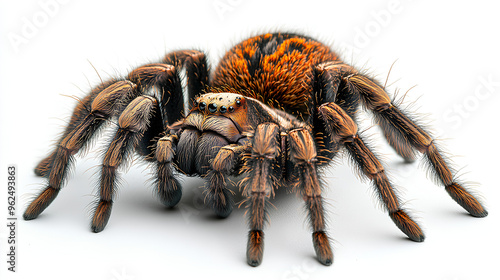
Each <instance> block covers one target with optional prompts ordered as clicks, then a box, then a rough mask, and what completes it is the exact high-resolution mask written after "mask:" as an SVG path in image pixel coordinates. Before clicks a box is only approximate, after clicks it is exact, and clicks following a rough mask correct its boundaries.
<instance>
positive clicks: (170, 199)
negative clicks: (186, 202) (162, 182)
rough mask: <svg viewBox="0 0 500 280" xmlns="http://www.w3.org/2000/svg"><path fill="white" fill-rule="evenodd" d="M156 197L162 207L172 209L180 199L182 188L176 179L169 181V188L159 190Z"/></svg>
mask: <svg viewBox="0 0 500 280" xmlns="http://www.w3.org/2000/svg"><path fill="white" fill-rule="evenodd" d="M158 195H159V196H160V201H161V203H162V204H163V205H165V206H166V207H168V208H173V207H175V205H177V204H178V203H179V201H180V200H181V197H182V188H181V185H180V184H179V182H178V181H177V180H176V179H173V180H171V181H170V184H169V188H159V190H158Z"/></svg>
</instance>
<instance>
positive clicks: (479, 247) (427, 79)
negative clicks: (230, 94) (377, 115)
mask: <svg viewBox="0 0 500 280" xmlns="http://www.w3.org/2000/svg"><path fill="white" fill-rule="evenodd" d="M6 2H7V1H1V4H0V5H1V6H0V27H1V33H0V34H1V36H0V40H1V41H0V42H1V46H0V48H1V49H0V50H1V51H0V55H1V57H0V61H1V65H0V92H1V94H0V98H1V100H0V106H1V108H0V116H1V117H0V122H1V124H0V125H1V126H0V127H1V143H0V149H1V152H0V154H1V156H0V160H1V165H0V174H2V175H1V176H0V178H2V179H1V180H0V182H2V183H1V184H4V185H6V180H7V174H6V173H7V166H8V165H10V164H14V165H16V166H17V172H18V178H17V183H18V189H17V191H18V196H19V197H18V198H19V199H18V204H17V206H18V217H21V215H22V212H23V211H24V209H25V207H26V205H27V203H28V201H29V200H30V198H31V197H32V196H33V195H34V194H36V193H37V192H38V190H39V189H40V188H41V187H42V186H43V180H42V179H40V178H37V177H35V176H34V175H33V172H32V170H33V167H34V166H35V165H36V163H37V162H38V161H39V160H40V159H42V158H43V156H44V155H46V154H47V152H48V151H49V149H50V148H51V147H52V145H53V144H54V139H56V137H57V134H58V132H60V131H61V130H62V129H63V126H64V124H65V121H66V119H67V118H68V117H69V115H70V112H71V110H72V108H73V106H74V104H75V101H74V100H72V99H71V98H69V97H67V96H72V95H75V96H79V97H81V96H83V95H84V93H85V92H86V91H88V90H89V88H90V86H91V85H96V84H97V83H98V82H99V80H100V78H99V76H98V74H96V72H95V71H94V69H93V68H92V65H93V67H95V69H96V70H97V72H98V73H99V75H100V77H102V78H103V79H107V78H109V77H111V76H119V75H125V74H126V73H127V72H128V71H130V70H131V69H133V67H135V66H138V65H141V64H143V63H147V62H151V61H156V60H158V59H159V58H160V57H161V56H162V55H163V54H164V53H165V52H167V51H170V50H174V49H179V48H193V47H194V48H198V49H202V50H207V51H209V55H210V59H211V62H212V65H215V63H216V62H217V60H218V59H219V58H220V57H221V56H222V54H223V53H224V51H225V50H226V49H227V48H229V47H230V46H231V45H232V44H234V43H237V42H238V41H239V40H241V39H244V38H245V37H247V36H248V35H251V34H257V33H259V32H265V31H275V30H293V31H301V32H303V33H307V34H309V35H311V36H313V37H317V38H319V39H321V40H323V41H325V42H328V43H329V44H331V45H333V46H334V48H335V47H336V49H338V50H339V52H340V53H341V55H342V57H343V58H344V60H345V61H346V62H348V63H352V64H354V65H355V66H357V67H359V68H360V69H363V70H367V71H368V72H369V73H371V74H373V75H375V76H376V77H377V78H378V79H379V80H381V81H382V82H384V81H385V79H386V77H387V75H388V72H389V68H390V66H391V64H393V63H394V62H396V63H395V65H394V67H393V69H392V72H391V74H390V77H389V84H393V85H392V86H390V87H389V91H390V92H392V93H393V92H394V91H396V90H397V89H399V90H400V92H401V94H400V96H402V94H403V93H404V92H406V91H407V90H408V89H410V88H412V87H413V86H415V85H416V87H415V88H413V89H412V90H410V91H409V93H408V95H407V97H406V98H405V104H409V101H416V106H414V107H413V108H414V109H415V110H417V111H418V112H419V113H421V115H422V116H423V118H424V120H425V122H429V123H430V124H431V126H432V127H434V128H435V130H434V131H435V132H436V135H438V136H439V137H438V138H439V139H441V140H442V141H440V143H441V145H442V146H443V147H444V148H445V149H446V150H448V151H450V152H451V153H452V154H453V155H456V156H454V157H453V160H454V161H455V163H456V166H458V167H465V168H463V169H461V172H460V173H461V174H463V176H462V177H461V178H463V179H464V180H470V181H472V182H476V183H477V184H475V187H474V189H475V190H476V191H477V192H478V193H480V194H481V195H482V197H483V198H484V201H485V202H486V205H487V206H488V209H489V212H490V215H489V216H488V217H487V218H484V219H476V218H472V217H470V216H469V215H467V214H465V212H464V211H463V210H462V209H461V208H460V207H459V206H458V205H457V204H456V203H454V202H453V201H452V200H451V199H450V198H449V197H448V195H447V194H446V192H445V191H444V189H443V187H441V186H435V185H434V183H433V182H432V180H429V179H428V178H427V176H426V172H425V169H424V168H423V167H422V165H421V164H418V163H414V164H410V165H404V164H402V163H401V160H400V159H399V158H398V157H397V155H395V154H394V152H392V150H391V149H390V148H389V147H388V146H387V145H386V144H385V143H384V142H383V139H380V138H379V133H378V128H377V127H374V126H373V125H372V122H371V120H370V119H369V118H365V121H364V122H363V124H362V125H361V128H362V129H368V131H367V132H366V133H365V134H366V135H373V137H372V138H373V139H372V140H373V146H375V147H376V148H377V151H378V153H379V154H381V155H384V156H385V159H386V160H385V166H386V167H387V169H388V171H389V172H390V173H391V174H392V178H393V179H394V182H395V185H398V186H399V189H400V191H401V193H402V197H403V200H404V201H405V206H406V208H408V209H411V210H412V211H411V212H412V213H413V214H414V216H416V217H418V220H419V221H420V223H421V225H422V226H423V228H424V229H425V232H426V235H427V239H426V240H425V242H424V243H414V242H411V241H409V240H408V239H407V238H405V236H404V235H403V234H402V233H401V232H400V231H399V230H398V229H397V228H396V227H395V226H394V225H393V223H392V221H391V220H390V219H389V217H388V216H387V214H385V213H384V212H383V211H382V210H381V207H378V206H377V205H378V202H377V200H376V198H375V196H374V195H373V191H372V188H371V186H370V185H369V184H368V183H366V182H360V180H358V178H356V176H354V175H353V174H352V172H351V168H350V166H349V164H348V163H347V160H346V159H345V158H343V159H342V160H339V164H338V165H337V166H335V167H332V168H330V169H329V170H328V172H327V174H326V175H327V177H326V183H327V186H326V188H325V189H326V190H325V192H326V200H327V201H328V206H327V210H328V214H329V215H328V217H329V221H330V223H329V233H330V236H331V237H332V238H333V247H334V250H335V252H334V253H335V262H334V264H333V265H332V266H330V267H325V266H323V265H321V264H319V263H318V262H316V260H315V259H314V250H313V247H312V242H311V233H310V229H309V226H308V224H307V222H306V220H305V211H304V208H303V203H302V201H301V199H300V198H298V197H297V196H296V195H293V194H287V193H286V192H281V193H280V197H279V198H278V199H276V200H275V201H274V202H273V203H274V205H275V206H276V207H277V208H276V209H271V224H270V226H269V227H268V228H267V230H266V231H265V233H266V240H265V244H266V246H265V254H264V261H263V264H262V265H261V266H259V267H258V268H252V267H249V266H248V265H247V264H246V260H245V249H246V241H247V225H246V221H245V218H244V209H241V208H240V209H236V210H235V211H234V212H233V214H232V215H231V216H230V217H229V218H227V219H224V220H220V219H216V218H214V215H213V214H212V212H211V211H210V210H209V209H204V207H203V206H202V204H200V203H199V202H200V198H201V197H202V196H201V194H200V192H201V190H200V189H199V188H198V187H199V186H201V185H202V181H201V180H199V179H184V180H183V181H184V193H185V195H184V196H183V199H182V201H181V203H180V204H179V206H178V207H177V209H176V210H170V211H169V210H165V209H164V208H163V207H162V206H161V205H160V203H159V202H158V201H157V200H156V199H155V198H154V197H153V195H152V188H151V186H150V182H148V179H149V178H150V169H148V167H147V166H146V165H144V164H140V163H139V162H136V164H134V165H133V166H132V167H131V168H130V170H129V172H128V173H127V174H126V175H124V176H123V177H122V184H121V187H120V189H119V196H118V199H117V200H116V203H115V206H114V208H113V214H112V216H111V219H110V222H109V224H108V226H107V227H106V229H105V230H104V231H103V232H101V233H99V234H94V233H92V232H90V229H89V223H90V222H89V221H90V212H91V209H92V208H91V206H90V205H91V202H92V201H93V200H94V194H95V185H96V176H93V174H94V173H95V172H96V170H97V169H96V168H95V167H96V166H97V165H98V164H99V158H100V154H99V153H96V152H90V153H88V154H87V155H86V156H85V157H77V162H76V166H75V169H74V172H72V176H71V179H70V180H69V181H68V183H67V186H66V187H65V188H64V190H62V191H61V193H60V194H59V196H58V198H57V199H56V200H55V201H54V203H53V204H52V205H51V206H50V207H49V208H47V210H46V211H45V212H44V213H43V214H42V215H40V217H39V218H38V219H36V220H34V221H30V222H25V221H23V220H22V219H19V220H18V231H17V238H18V240H17V241H18V251H17V255H18V264H17V265H18V266H17V272H16V273H10V272H8V271H7V268H6V262H5V261H4V260H5V259H6V245H7V240H6V237H7V233H6V227H5V226H1V227H0V230H1V235H0V237H1V238H0V255H1V256H0V260H1V261H0V275H2V276H1V277H0V278H2V279H6V278H5V276H7V279H34V278H35V277H36V278H39V279H63V278H65V279H68V278H71V279H95V280H97V279H107V280H109V279H115V280H122V279H158V278H170V279H185V278H187V277H190V278H191V279H197V278H203V279H212V278H213V279H228V278H237V279H327V277H328V279H362V277H364V278H366V277H370V278H371V279H449V280H451V279H499V278H498V277H499V272H498V261H499V257H498V252H499V251H500V245H499V244H500V243H499V242H500V241H499V240H500V239H499V238H498V230H499V225H500V219H499V214H498V212H499V211H500V207H499V205H500V199H499V197H500V190H499V189H500V188H499V184H498V179H497V176H498V157H499V156H500V152H499V149H500V148H499V147H498V139H499V132H498V119H499V118H498V108H499V107H498V104H499V101H500V71H499V70H498V63H499V62H500V60H499V58H500V55H499V53H500V52H499V51H498V50H499V49H500V43H499V40H498V36H499V32H498V27H499V26H500V21H499V20H498V10H499V7H498V5H496V6H495V5H494V4H492V3H493V1H490V2H488V3H487V2H486V1H481V2H480V3H479V1H476V3H474V4H473V3H472V2H469V4H458V3H457V2H458V1H441V2H439V3H436V2H437V1H403V0H402V1H389V0H382V1H324V2H323V3H320V2H319V1H307V4H306V1H269V0H267V1H243V0H208V1H175V2H172V1H162V2H161V3H162V4H159V3H160V1H141V2H140V4H139V1H134V2H133V3H131V2H132V1H130V2H128V1H106V3H103V2H104V1H102V2H101V1H77V0H69V1H66V3H62V1H61V2H52V3H58V4H57V6H50V9H49V10H47V8H45V9H44V7H43V6H44V5H43V4H40V3H47V2H50V1H48V0H39V1H15V2H14V1H8V3H6ZM444 2H446V3H444ZM181 3H182V4H181ZM325 3H328V4H325ZM31 24H33V25H34V26H31V27H29V25H31ZM23 32H24V33H23ZM461 111H463V112H461ZM104 138H105V137H104ZM100 144H102V138H101V141H98V143H97V145H95V149H94V150H99V148H98V147H100V146H101V145H100ZM1 190H2V191H1V192H0V206H1V207H0V213H1V217H2V222H1V223H2V224H4V221H5V222H6V212H7V211H6V209H7V207H6V198H5V197H6V195H7V193H6V190H5V188H1Z"/></svg>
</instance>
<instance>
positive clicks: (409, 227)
mask: <svg viewBox="0 0 500 280" xmlns="http://www.w3.org/2000/svg"><path fill="white" fill-rule="evenodd" d="M389 216H390V217H391V219H392V221H393V222H394V223H395V224H396V226H397V227H398V228H399V229H400V230H401V231H402V232H403V233H404V234H406V235H407V236H408V238H410V239H411V240H413V241H415V242H422V241H424V239H425V235H424V232H423V231H422V229H421V228H420V227H419V226H418V224H417V223H416V222H415V221H413V220H412V219H411V218H410V216H408V214H406V213H405V212H404V211H403V210H397V211H395V212H392V213H389Z"/></svg>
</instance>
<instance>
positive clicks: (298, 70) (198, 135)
mask: <svg viewBox="0 0 500 280" xmlns="http://www.w3.org/2000/svg"><path fill="white" fill-rule="evenodd" d="M182 69H184V70H185V72H186V76H187V89H183V87H182V83H181V79H180V78H179V72H180V71H181V70H182ZM209 72H210V71H209V68H208V66H207V61H206V57H205V55H204V54H203V53H202V52H200V51H196V50H182V51H174V52H171V53H169V54H167V55H166V56H165V57H164V59H163V60H162V61H160V62H159V63H154V64H147V65H144V66H140V67H138V68H136V69H134V70H133V71H131V72H130V73H129V74H128V75H127V76H126V77H124V78H122V79H111V80H108V81H106V82H103V83H101V84H99V85H97V86H96V87H95V88H93V89H92V90H91V92H90V93H88V95H86V96H85V97H84V98H82V99H81V100H80V102H79V103H78V105H77V106H76V108H75V109H74V112H73V115H72V116H71V118H70V120H69V123H68V125H67V127H66V129H65V131H64V132H63V134H62V136H61V138H60V139H59V141H58V144H57V146H56V147H55V149H54V151H52V153H51V154H50V155H49V156H48V157H47V158H45V159H44V160H42V161H41V162H40V163H39V164H38V166H37V167H36V169H35V173H36V174H37V175H40V176H44V177H46V187H45V188H44V189H43V190H42V192H41V193H40V194H39V195H38V196H37V197H36V198H35V199H34V200H33V201H32V202H31V203H30V205H29V206H28V208H27V209H26V212H25V213H24V218H25V219H26V220H31V219H34V218H36V217H37V216H38V215H39V214H40V213H42V211H44V210H45V208H46V207H47V206H49V204H50V203H51V202H52V201H53V200H54V199H55V197H56V196H57V194H58V193H59V191H60V189H61V187H62V186H63V183H64V181H65V179H66V176H67V173H68V170H69V168H70V162H71V161H72V158H73V156H74V154H76V153H77V152H78V151H80V150H81V149H82V148H85V146H87V145H89V143H90V142H91V141H89V140H90V139H91V138H92V137H93V135H94V134H95V132H96V131H97V130H99V129H100V128H101V127H102V125H103V124H104V123H106V122H109V120H112V119H116V120H117V125H116V128H115V132H114V137H113V139H112V140H111V141H110V142H109V143H107V150H106V153H105V154H104V157H103V160H102V161H103V163H102V165H101V167H100V169H101V170H100V180H99V199H98V201H97V204H96V206H95V208H94V212H93V213H94V214H93V219H92V225H91V228H92V230H93V231H94V232H100V231H102V230H103V229H104V228H105V226H106V224H107V223H108V220H109V217H110V215H111V208H112V205H113V201H114V197H115V193H116V184H117V183H116V178H117V176H118V168H119V167H120V166H121V165H122V164H123V163H124V162H125V161H126V160H127V159H128V156H129V155H130V154H131V153H132V152H134V151H135V152H136V153H137V154H139V155H140V156H141V157H142V158H143V159H145V160H147V161H150V162H151V163H152V164H151V165H152V166H153V168H154V174H155V175H154V176H155V181H154V187H155V191H156V193H157V194H158V197H159V198H160V200H161V201H162V203H163V204H165V205H166V206H167V207H174V206H175V205H176V204H177V203H178V202H179V200H180V199H181V196H182V188H181V185H180V183H179V180H178V177H179V176H180V173H182V174H186V175H188V176H201V177H203V178H204V179H205V186H204V187H205V193H206V203H208V205H210V206H211V208H212V209H213V210H214V212H215V214H216V215H218V216H220V217H227V216H228V215H229V214H230V213H231V211H232V209H233V206H234V201H233V194H232V191H231V190H230V189H229V182H230V180H229V177H231V176H235V175H240V176H241V177H242V178H243V179H242V180H241V181H240V182H239V186H240V190H241V191H242V194H243V195H244V197H246V200H245V201H244V205H245V206H246V207H247V208H248V211H247V216H248V221H249V227H250V230H249V235H248V247H247V261H248V264H250V265H252V266H257V265H259V264H260V263H261V261H262V257H263V248H264V247H263V244H264V232H263V231H264V226H265V221H266V216H267V215H268V214H267V213H268V212H267V210H268V208H269V201H270V199H272V197H273V195H274V190H275V189H276V188H278V187H290V186H292V187H293V190H295V191H296V192H298V193H299V194H300V195H301V196H302V197H303V199H304V201H305V205H306V208H307V211H308V215H309V221H310V225H311V229H312V239H313V245H314V249H315V251H316V255H317V258H318V260H319V262H321V263H322V264H325V265H330V264H331V263H332V262H333V254H332V250H331V247H330V242H329V238H328V235H327V231H326V227H325V217H324V212H325V210H324V206H323V200H322V188H323V187H326V186H322V184H321V180H320V177H319V176H320V175H319V174H320V173H318V170H320V169H321V168H325V167H327V166H328V164H329V163H330V162H332V159H334V158H335V157H336V156H337V155H338V154H339V152H340V151H342V150H345V152H346V153H347V154H348V155H349V157H350V158H351V159H352V161H353V162H354V163H355V166H356V167H357V168H358V169H359V171H360V174H362V176H364V177H366V178H368V179H369V180H370V181H371V182H372V183H373V186H374V188H375V190H376V192H377V193H378V195H379V197H380V200H381V201H382V203H383V205H384V206H385V208H386V210H387V212H388V214H389V216H390V218H391V219H392V220H393V221H394V223H395V224H396V226H397V227H398V228H399V229H400V230H401V231H402V232H403V233H405V234H406V235H407V236H408V238H409V239H411V240H413V241H417V242H421V241H423V240H424V233H423V231H422V230H421V228H420V227H419V225H418V224H417V223H416V222H415V221H414V220H413V219H412V218H411V217H410V216H409V215H408V214H407V211H405V210H404V209H403V208H402V207H401V202H400V198H399V196H397V195H396V190H395V189H394V187H393V186H392V184H391V182H390V180H389V179H388V178H387V176H386V173H385V170H384V167H383V166H382V164H381V163H380V161H379V160H378V158H377V157H376V156H375V155H374V153H373V152H372V151H371V150H370V148H368V146H367V145H366V144H365V141H364V140H363V137H362V136H361V135H360V133H359V132H358V126H357V123H356V121H355V116H356V114H357V111H358V108H359V107H360V106H363V107H364V108H366V109H367V110H369V111H371V112H372V113H373V115H374V117H375V119H376V121H377V123H378V124H379V126H380V128H381V130H382V132H383V134H384V136H385V138H386V139H387V141H388V142H389V144H390V145H391V146H392V147H393V148H394V149H395V151H396V152H397V153H398V154H399V155H400V156H401V157H402V158H403V159H405V160H406V161H413V160H414V159H415V158H416V155H417V153H422V154H423V155H424V157H425V159H426V162H427V163H428V165H429V167H430V169H431V170H432V171H433V174H434V175H435V176H436V178H437V179H438V181H439V182H440V183H441V184H442V185H443V186H444V188H445V190H446V191H447V192H448V193H449V194H450V196H451V197H452V198H453V199H454V200H455V201H456V202H457V203H458V204H459V205H460V206H462V207H463V208H464V209H465V210H467V211H468V212H469V213H470V214H471V215H472V216H474V217H485V216H486V215H487V211H486V210H485V208H484V207H483V206H482V205H481V203H480V202H479V201H478V200H477V199H476V198H475V197H474V196H473V195H472V194H471V193H470V192H469V191H468V190H467V189H466V188H465V187H464V186H463V185H462V184H461V183H459V182H457V180H456V179H455V174H454V172H453V169H451V168H450V167H449V162H448V160H447V159H446V157H445V156H444V155H443V154H442V153H440V152H439V148H438V147H437V145H436V143H435V141H434V140H433V138H432V137H431V136H430V134H429V133H428V132H426V130H424V129H423V128H421V127H420V126H419V125H417V124H416V123H415V121H414V120H412V118H410V117H408V115H407V114H406V113H405V112H403V111H402V110H401V109H400V108H399V107H398V106H397V105H395V104H394V103H393V102H392V101H391V98H390V97H389V95H388V94H387V93H386V91H385V89H384V87H383V86H381V85H380V84H379V83H377V82H376V81H375V80H374V79H372V78H370V77H368V76H366V75H364V74H362V73H360V72H359V71H358V70H356V69H355V68H354V67H352V66H350V65H348V64H346V63H344V62H343V61H342V60H341V59H340V58H339V57H338V55H337V54H336V53H335V52H334V51H332V50H331V49H330V48H329V47H328V46H326V45H324V44H322V43H320V42H318V41H316V40H314V39H311V38H309V37H306V36H301V35H296V34H288V33H274V34H263V35H260V36H256V37H252V38H249V39H247V40H245V41H243V42H241V43H240V44H238V45H236V46H234V47H233V48H232V49H231V50H229V51H228V52H227V53H226V55H225V56H224V57H223V58H222V60H221V61H220V63H219V65H218V66H217V67H216V68H215V70H214V72H213V73H212V75H211V76H210V75H209ZM152 89H153V91H152ZM185 96H186V98H188V100H189V107H188V108H184V98H185ZM185 110H186V111H187V112H188V114H187V115H186V116H184V115H183V112H184V111H185Z"/></svg>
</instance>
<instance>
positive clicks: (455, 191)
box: [446, 183, 488, 218]
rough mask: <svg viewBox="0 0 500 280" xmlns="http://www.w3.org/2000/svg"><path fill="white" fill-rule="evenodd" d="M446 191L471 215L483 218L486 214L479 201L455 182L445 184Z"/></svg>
mask: <svg viewBox="0 0 500 280" xmlns="http://www.w3.org/2000/svg"><path fill="white" fill-rule="evenodd" d="M446 191H447V192H448V194H449V195H450V196H451V197H452V198H453V200H455V201H456V202H457V203H458V204H459V205H460V206H462V207H463V208H464V209H465V210H467V212H469V214H471V215H472V216H473V217H477V218H483V217H486V216H488V211H486V209H484V207H483V206H482V205H481V203H480V202H479V201H478V200H477V199H476V198H475V197H474V196H473V195H472V194H470V193H469V192H468V191H467V190H466V189H465V188H464V187H462V186H460V185H459V184H457V183H452V184H451V185H449V186H446Z"/></svg>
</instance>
